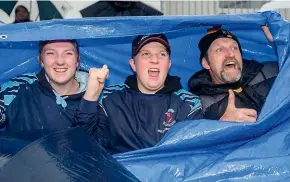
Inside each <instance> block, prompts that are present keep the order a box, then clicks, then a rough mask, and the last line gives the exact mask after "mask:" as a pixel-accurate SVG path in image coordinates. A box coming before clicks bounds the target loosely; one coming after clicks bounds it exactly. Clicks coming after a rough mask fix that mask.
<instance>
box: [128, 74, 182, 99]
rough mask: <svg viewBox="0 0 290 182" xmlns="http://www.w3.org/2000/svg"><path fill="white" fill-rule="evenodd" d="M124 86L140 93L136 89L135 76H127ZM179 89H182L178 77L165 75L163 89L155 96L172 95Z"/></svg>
mask: <svg viewBox="0 0 290 182" xmlns="http://www.w3.org/2000/svg"><path fill="white" fill-rule="evenodd" d="M125 84H126V85H128V86H129V87H130V88H131V89H133V90H135V91H137V92H140V90H139V88H138V84H137V76H136V74H134V75H130V76H128V77H127V79H126V80H125ZM180 89H182V85H181V83H180V77H178V76H170V75H167V77H166V80H165V83H164V87H163V88H162V89H161V90H159V91H158V92H156V94H166V93H172V92H176V91H178V90H180Z"/></svg>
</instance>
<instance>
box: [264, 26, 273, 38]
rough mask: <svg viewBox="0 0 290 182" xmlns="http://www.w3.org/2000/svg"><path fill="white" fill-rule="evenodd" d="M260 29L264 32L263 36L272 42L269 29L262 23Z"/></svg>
mask: <svg viewBox="0 0 290 182" xmlns="http://www.w3.org/2000/svg"><path fill="white" fill-rule="evenodd" d="M262 29H263V31H264V34H265V36H266V37H267V39H268V40H269V41H270V42H273V36H272V34H271V32H270V30H269V28H268V27H267V26H266V25H263V26H262Z"/></svg>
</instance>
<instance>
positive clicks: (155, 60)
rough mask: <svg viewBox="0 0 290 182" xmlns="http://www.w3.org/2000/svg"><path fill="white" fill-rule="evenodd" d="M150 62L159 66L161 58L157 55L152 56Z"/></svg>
mask: <svg viewBox="0 0 290 182" xmlns="http://www.w3.org/2000/svg"><path fill="white" fill-rule="evenodd" d="M150 62H151V63H153V64H158V63H159V58H158V55H157V54H152V56H151V59H150Z"/></svg>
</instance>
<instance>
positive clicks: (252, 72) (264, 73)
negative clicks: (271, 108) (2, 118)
mask: <svg viewBox="0 0 290 182" xmlns="http://www.w3.org/2000/svg"><path fill="white" fill-rule="evenodd" d="M277 74H278V64H277V62H264V63H259V62H257V61H249V60H245V59H244V60H243V70H242V76H241V78H240V80H239V81H237V82H236V83H232V84H214V83H212V81H211V77H210V75H209V73H208V71H207V70H205V69H204V70H201V71H199V72H197V73H195V74H194V75H193V76H192V77H191V78H190V79H189V81H188V88H189V91H190V92H191V93H194V94H197V95H198V96H200V99H201V103H202V108H203V113H204V114H205V118H207V119H215V120H218V119H219V118H221V117H222V115H223V114H224V112H225V110H226V108H227V105H228V96H229V94H228V90H229V89H232V90H233V91H234V94H235V104H236V107H237V108H248V109H254V110H256V111H257V112H258V113H259V112H260V111H261V109H262V107H263V105H264V103H265V100H266V97H267V95H268V93H269V91H270V89H271V87H272V85H273V83H274V81H275V78H276V76H277Z"/></svg>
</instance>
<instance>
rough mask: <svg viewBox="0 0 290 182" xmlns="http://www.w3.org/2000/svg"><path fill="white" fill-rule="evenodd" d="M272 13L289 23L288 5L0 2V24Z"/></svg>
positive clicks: (205, 1) (205, 0)
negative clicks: (69, 19) (81, 19)
mask: <svg viewBox="0 0 290 182" xmlns="http://www.w3.org/2000/svg"><path fill="white" fill-rule="evenodd" d="M265 10H275V11H277V12H279V13H280V14H281V15H282V16H283V17H284V18H285V19H287V20H289V19H290V2H288V1H281V0H280V1H275V0H274V1H261V0H260V1H218V0H215V1H210V0H203V1H193V0H191V1H183V0H179V1H164V0H154V1H151V0H146V1H75V0H74V1H70V0H65V1H60V0H54V1H43V0H40V1H37V0H30V1H23V0H20V1H0V22H1V23H3V24H9V23H22V22H27V21H41V20H51V19H66V18H83V17H112V16H162V15H214V14H240V13H250V12H260V11H265Z"/></svg>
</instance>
